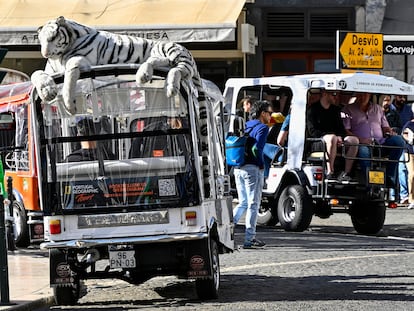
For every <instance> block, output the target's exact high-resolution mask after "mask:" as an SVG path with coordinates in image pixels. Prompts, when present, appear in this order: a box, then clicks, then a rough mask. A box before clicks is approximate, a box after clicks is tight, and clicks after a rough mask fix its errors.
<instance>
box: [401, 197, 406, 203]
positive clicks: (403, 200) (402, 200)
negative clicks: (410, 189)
mask: <svg viewBox="0 0 414 311" xmlns="http://www.w3.org/2000/svg"><path fill="white" fill-rule="evenodd" d="M400 204H408V197H403V198H401V200H400Z"/></svg>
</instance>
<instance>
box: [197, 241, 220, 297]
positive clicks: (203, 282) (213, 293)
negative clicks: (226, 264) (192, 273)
mask: <svg viewBox="0 0 414 311" xmlns="http://www.w3.org/2000/svg"><path fill="white" fill-rule="evenodd" d="M210 264H211V270H212V277H211V278H208V279H197V280H196V292H197V296H198V298H199V299H201V300H208V299H217V298H218V293H219V286H220V262H219V251H218V246H217V242H216V241H214V240H211V241H210Z"/></svg>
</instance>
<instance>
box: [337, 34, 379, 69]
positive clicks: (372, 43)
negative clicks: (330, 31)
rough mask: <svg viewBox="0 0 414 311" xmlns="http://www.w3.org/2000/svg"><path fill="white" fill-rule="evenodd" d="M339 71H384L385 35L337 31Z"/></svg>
mask: <svg viewBox="0 0 414 311" xmlns="http://www.w3.org/2000/svg"><path fill="white" fill-rule="evenodd" d="M336 43H337V44H336V50H337V52H336V54H337V64H336V66H337V69H342V68H347V69H382V67H383V54H384V53H383V35H382V34H376V33H362V32H343V31H337V42H336Z"/></svg>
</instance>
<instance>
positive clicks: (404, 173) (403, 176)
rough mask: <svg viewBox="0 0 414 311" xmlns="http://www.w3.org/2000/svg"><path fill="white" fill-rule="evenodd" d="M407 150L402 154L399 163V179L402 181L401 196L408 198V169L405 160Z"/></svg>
mask: <svg viewBox="0 0 414 311" xmlns="http://www.w3.org/2000/svg"><path fill="white" fill-rule="evenodd" d="M404 160H405V152H403V154H402V155H401V158H400V161H401V162H400V163H398V181H399V182H400V198H401V199H402V198H408V170H407V165H406V164H405V162H403V161H404Z"/></svg>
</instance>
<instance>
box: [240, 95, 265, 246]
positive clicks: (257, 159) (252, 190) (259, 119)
mask: <svg viewBox="0 0 414 311" xmlns="http://www.w3.org/2000/svg"><path fill="white" fill-rule="evenodd" d="M271 114H272V109H271V106H270V104H269V102H267V101H256V102H255V103H253V106H252V108H251V111H250V116H251V120H250V121H248V122H247V123H246V130H245V131H246V133H249V139H248V143H247V144H246V152H247V156H246V161H245V164H244V165H242V166H240V167H235V169H234V177H235V181H236V188H237V195H238V199H239V204H238V205H237V206H236V208H235V209H234V211H233V215H234V223H235V224H237V223H238V221H239V220H240V217H241V216H242V215H243V214H244V213H246V220H245V223H246V231H245V238H244V244H243V247H244V248H255V247H263V246H264V245H265V243H264V242H263V241H260V240H258V239H256V222H257V214H258V212H259V206H260V201H261V198H262V189H263V182H264V175H263V169H264V158H263V148H264V145H265V143H266V140H267V135H268V131H269V129H268V126H267V124H268V123H269V121H270V117H271Z"/></svg>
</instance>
